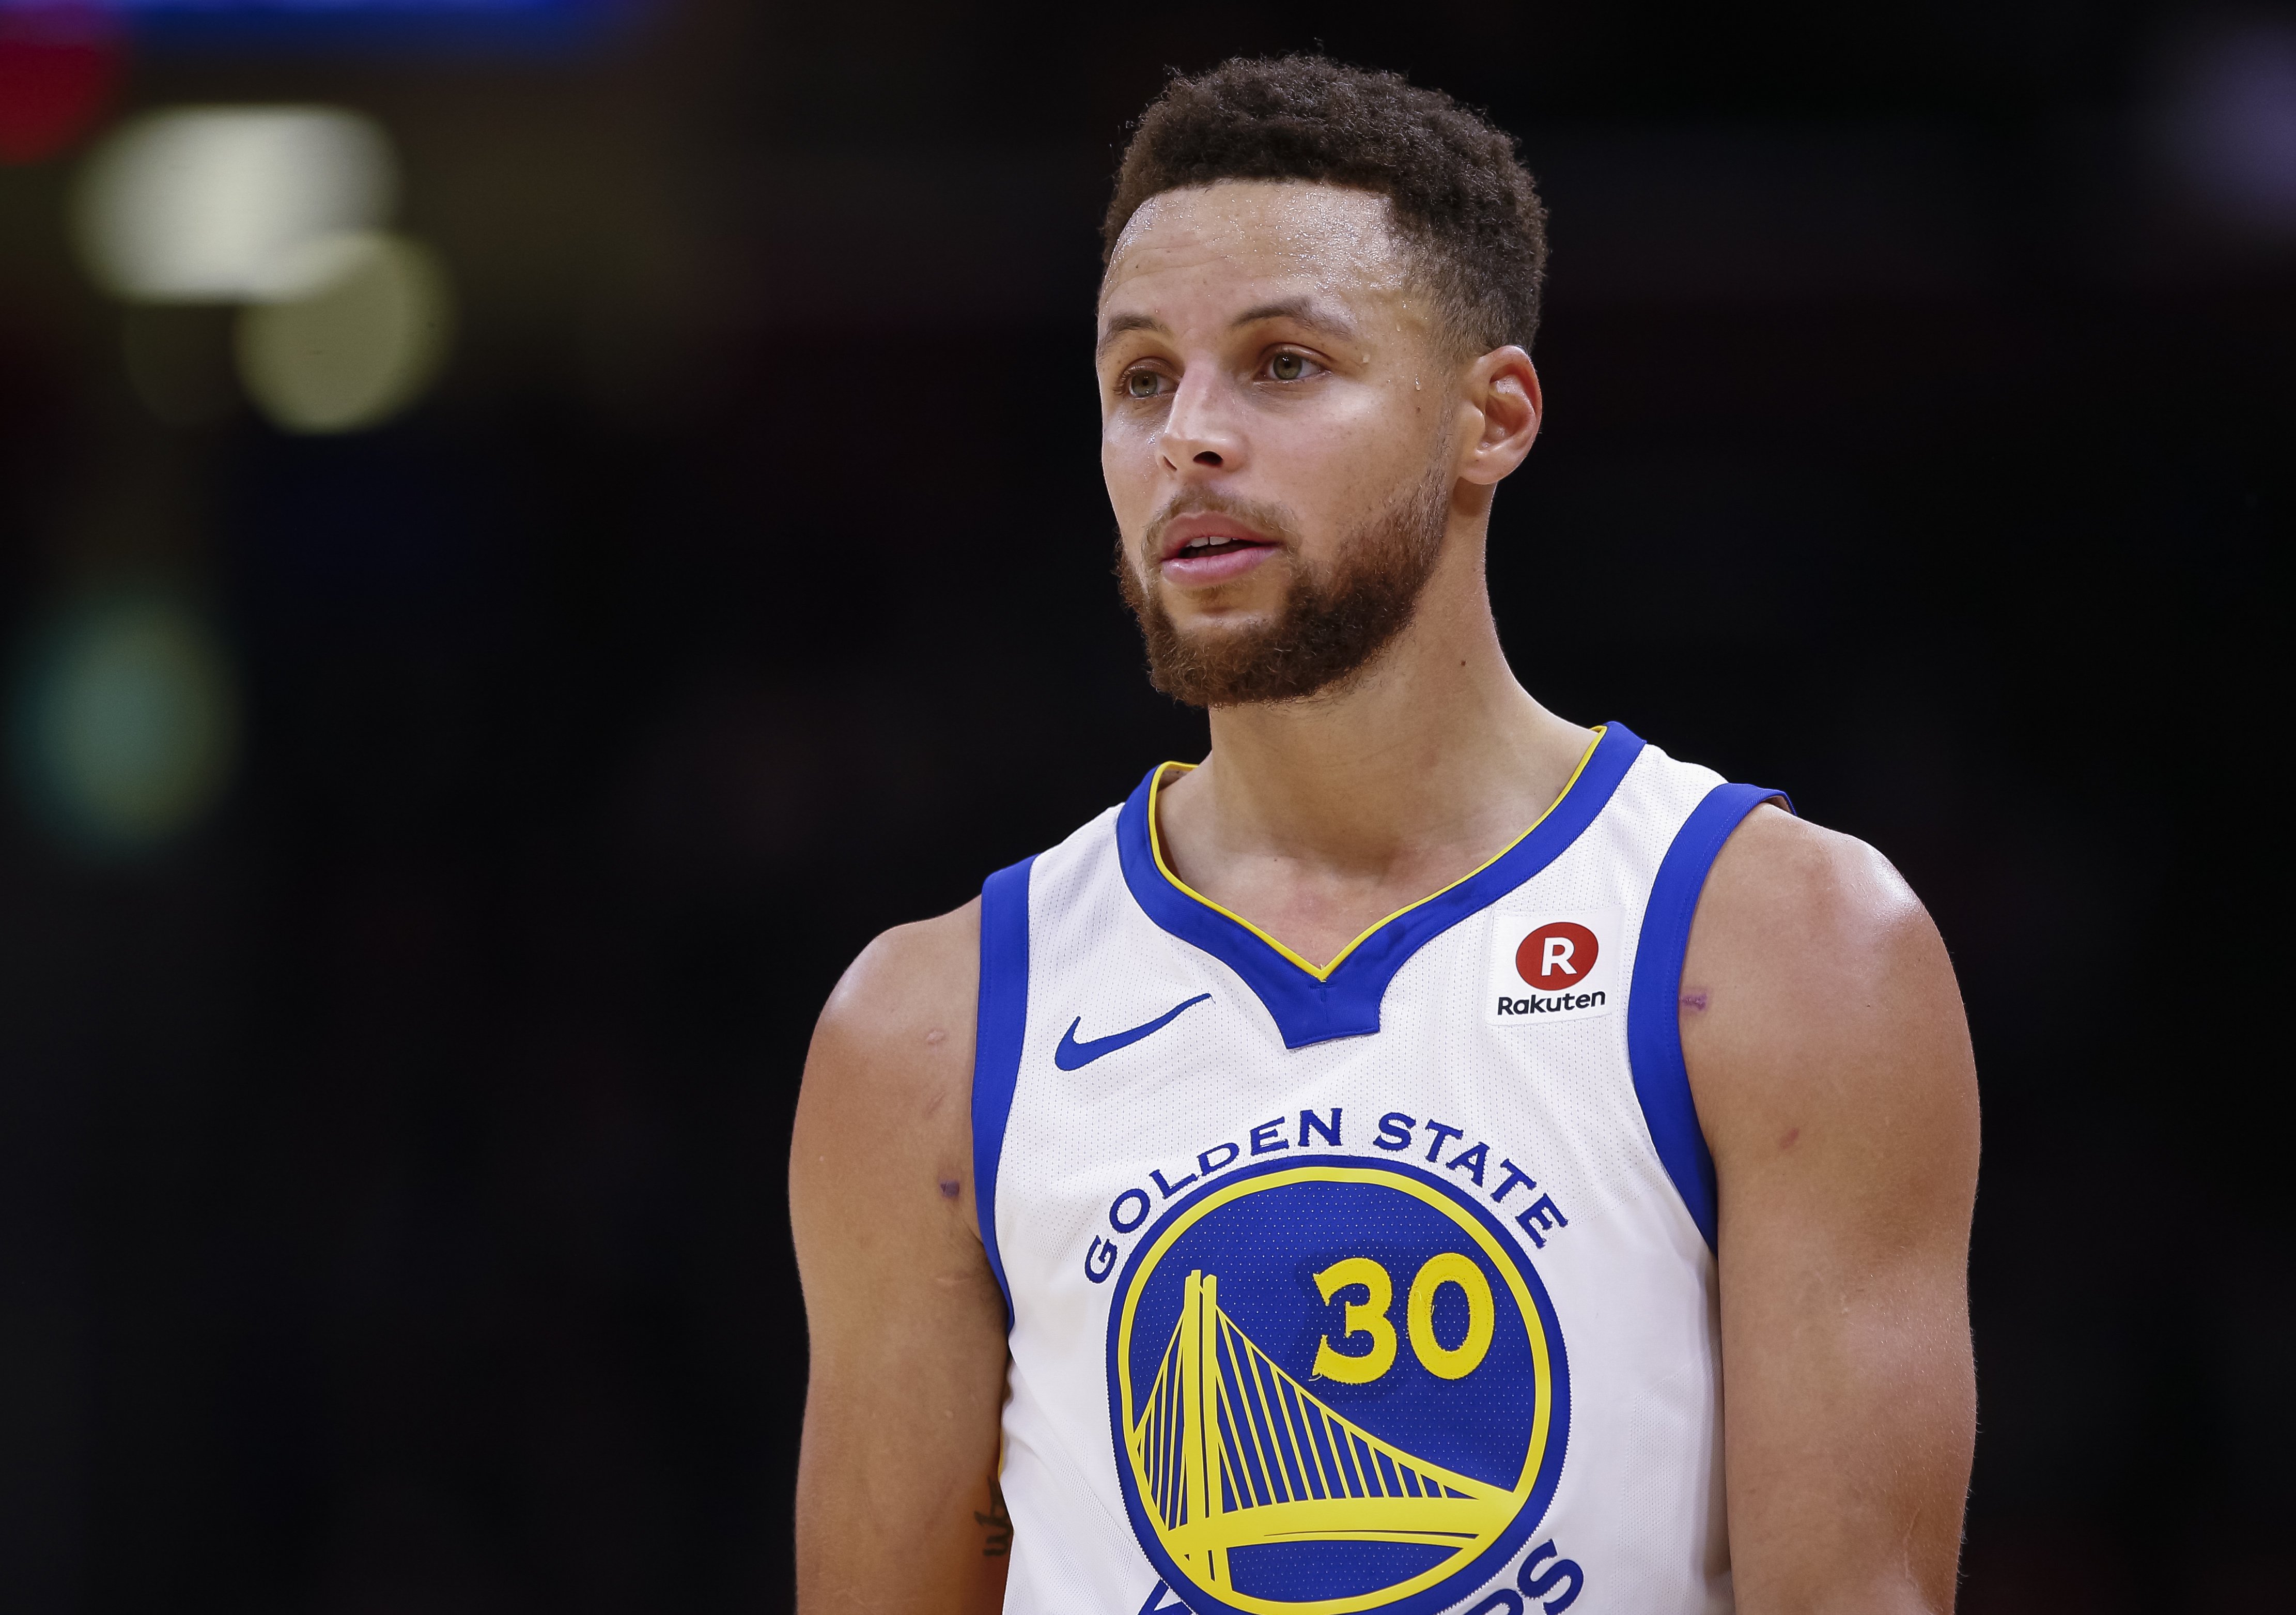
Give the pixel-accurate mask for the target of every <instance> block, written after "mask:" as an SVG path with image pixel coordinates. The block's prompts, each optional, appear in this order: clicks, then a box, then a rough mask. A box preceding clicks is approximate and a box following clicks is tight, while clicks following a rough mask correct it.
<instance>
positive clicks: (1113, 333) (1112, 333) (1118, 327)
mask: <svg viewBox="0 0 2296 1615" xmlns="http://www.w3.org/2000/svg"><path fill="white" fill-rule="evenodd" d="M1128 331H1160V332H1162V333H1163V334H1165V335H1166V336H1169V335H1171V334H1172V328H1171V327H1170V326H1169V325H1166V324H1165V323H1164V322H1163V321H1162V320H1160V319H1158V318H1157V317H1155V316H1154V315H1152V314H1119V315H1118V316H1117V317H1115V318H1114V319H1112V320H1110V321H1109V322H1108V329H1107V330H1105V331H1103V332H1102V333H1101V334H1100V341H1099V342H1098V343H1097V344H1096V345H1095V347H1094V349H1093V350H1092V356H1093V357H1094V358H1099V357H1100V356H1101V355H1102V354H1103V353H1105V352H1107V351H1108V348H1109V344H1110V343H1111V342H1114V341H1115V340H1116V339H1117V338H1118V337H1119V336H1122V335H1123V334H1125V333H1126V332H1128Z"/></svg>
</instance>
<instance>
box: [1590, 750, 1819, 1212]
mask: <svg viewBox="0 0 2296 1615" xmlns="http://www.w3.org/2000/svg"><path fill="white" fill-rule="evenodd" d="M1765 802H1777V803H1784V806H1785V809H1786V811H1787V812H1793V803H1792V802H1790V801H1788V800H1787V799H1786V795H1785V793H1784V791H1772V790H1765V789H1763V788H1762V787H1760V786H1759V785H1718V786H1716V787H1714V788H1713V789H1712V790H1710V791H1709V792H1707V793H1706V796H1705V799H1704V800H1703V801H1702V802H1701V803H1699V804H1698V805H1697V806H1696V807H1694V808H1693V809H1692V810H1691V811H1690V817H1689V818H1687V819H1685V820H1683V822H1682V828H1680V829H1679V830H1677V831H1676V832H1675V836H1674V844H1673V845H1671V846H1669V847H1668V848H1667V850H1666V856H1665V857H1664V858H1663V859H1661V860H1660V861H1659V866H1658V878H1657V879H1656V880H1654V881H1652V883H1651V894H1650V906H1649V907H1648V908H1646V909H1644V910H1643V934H1642V936H1641V938H1640V940H1638V941H1637V942H1636V944H1635V977H1634V982H1633V984H1632V985H1631V986H1630V987H1629V989H1628V994H1627V1063H1628V1066H1629V1067H1631V1068H1632V1069H1633V1072H1634V1076H1635V1098H1636V1100H1639V1101H1641V1104H1642V1108H1643V1120H1644V1121H1645V1122H1646V1123H1648V1124H1649V1125H1650V1134H1651V1142H1652V1143H1653V1144H1655V1145H1657V1146H1658V1158H1659V1160H1660V1162H1661V1164H1662V1165H1663V1166H1665V1167H1666V1175H1667V1176H1669V1177H1670V1178H1672V1179H1673V1180H1674V1187H1675V1190H1676V1191H1677V1192H1678V1193H1679V1194H1680V1195H1681V1196H1682V1203H1683V1205H1684V1206H1685V1207H1687V1208H1688V1209H1689V1212H1690V1220H1691V1221H1692V1222H1693V1223H1695V1224H1698V1232H1700V1233H1702V1234H1703V1235H1705V1236H1706V1244H1707V1247H1708V1248H1709V1249H1712V1248H1715V1242H1716V1235H1715V1226H1716V1201H1715V1193H1714V1156H1713V1153H1712V1151H1710V1150H1709V1149H1707V1148H1706V1134H1705V1133H1704V1132H1703V1131H1702V1129H1701V1128H1700V1126H1699V1125H1698V1107H1697V1106H1696V1105H1695V1104H1694V1103H1693V1101H1692V1100H1691V1096H1690V1068H1689V1067H1688V1066H1686V1065H1685V1064H1684V1062H1683V1058H1682V1010H1681V998H1682V960H1683V956H1684V955H1685V954H1686V953H1687V952H1689V951H1690V922H1691V920H1692V919H1693V918H1695V917H1696V915H1697V913H1698V898H1699V894H1701V893H1702V892H1703V891H1704V890H1705V889H1706V875H1707V871H1709V870H1710V869H1712V868H1713V867H1714V860H1715V859H1716V857H1718V855H1719V854H1720V853H1721V851H1722V844H1723V843H1724V842H1726V841H1727V840H1729V839H1730V833H1731V832H1732V831H1733V830H1734V829H1736V828H1738V824H1739V821H1740V820H1743V819H1744V818H1745V816H1746V815H1747V814H1749V813H1751V812H1753V811H1754V810H1755V809H1756V808H1758V807H1759V806H1761V805H1762V803H1765Z"/></svg>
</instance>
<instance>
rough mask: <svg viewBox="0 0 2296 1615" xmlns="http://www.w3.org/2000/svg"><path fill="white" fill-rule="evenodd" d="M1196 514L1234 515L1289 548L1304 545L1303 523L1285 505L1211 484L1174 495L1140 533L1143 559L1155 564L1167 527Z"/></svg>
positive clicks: (1161, 550) (1296, 548)
mask: <svg viewBox="0 0 2296 1615" xmlns="http://www.w3.org/2000/svg"><path fill="white" fill-rule="evenodd" d="M1192 515H1222V516H1234V518H1235V519H1236V520H1237V521H1239V522H1242V523H1247V524H1248V525H1250V526H1251V528H1252V529H1253V530H1254V531H1259V532H1262V533H1265V534H1266V535H1267V537H1268V539H1269V540H1271V541H1273V542H1275V543H1276V544H1279V545H1281V546H1282V547H1283V548H1285V549H1288V550H1292V551H1293V552H1295V553H1296V552H1297V551H1298V549H1299V548H1300V527H1299V523H1297V522H1296V521H1294V520H1293V519H1292V513H1291V512H1290V511H1288V510H1286V509H1285V508H1284V507H1283V506H1281V505H1271V504H1268V503H1267V502H1265V501H1264V500H1260V499H1235V498H1234V497H1232V496H1230V495H1227V494H1224V493H1216V492H1214V491H1213V490H1210V489H1209V488H1186V489H1183V490H1180V491H1179V492H1178V493H1176V494H1174V495H1173V496H1172V497H1171V499H1170V500H1169V502H1167V503H1166V505H1165V507H1164V508H1163V509H1161V510H1160V511H1158V512H1157V513H1156V515H1155V519H1154V520H1152V521H1151V522H1150V523H1148V527H1147V530H1146V531H1144V532H1143V533H1142V534H1141V535H1140V554H1141V557H1142V559H1143V560H1144V562H1145V563H1146V564H1149V565H1151V566H1152V565H1153V564H1155V560H1156V557H1157V556H1160V555H1161V554H1162V553H1163V551H1164V534H1165V533H1166V531H1169V529H1170V527H1171V525H1172V523H1175V522H1177V521H1178V520H1179V519H1180V518H1181V517H1182V516H1192Z"/></svg>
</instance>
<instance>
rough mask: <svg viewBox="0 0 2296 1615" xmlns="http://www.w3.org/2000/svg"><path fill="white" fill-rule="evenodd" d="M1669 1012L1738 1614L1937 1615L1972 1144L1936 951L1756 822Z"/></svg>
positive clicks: (1968, 1443) (1903, 913)
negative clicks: (1706, 1232) (1717, 1350)
mask: <svg viewBox="0 0 2296 1615" xmlns="http://www.w3.org/2000/svg"><path fill="white" fill-rule="evenodd" d="M1682 993H1683V1002H1682V1009H1681V1019H1682V1041H1683V1051H1684V1054H1685V1059H1687V1062H1688V1065H1689V1069H1690V1079H1691V1087H1692V1092H1693V1096H1694V1098H1695V1100H1696V1101H1697V1106H1698V1115H1699V1119H1700V1123H1701V1125H1702V1127H1703V1128H1704V1130H1705V1133H1706V1137H1707V1141H1708V1143H1709V1144H1710V1147H1711V1148H1712V1149H1713V1152H1714V1163H1715V1169H1716V1174H1717V1177H1718V1183H1719V1190H1720V1199H1721V1206H1720V1228H1721V1253H1720V1262H1721V1291H1722V1364H1723V1405H1724V1442H1725V1454H1726V1474H1727V1488H1728V1505H1729V1518H1730V1553H1731V1561H1732V1569H1733V1579H1734V1585H1735V1588H1736V1592H1737V1598H1738V1607H1739V1609H1740V1610H1742V1611H1745V1615H1781V1612H1792V1615H1801V1612H1803V1611H1810V1612H1813V1615H1816V1612H1821V1611H1845V1612H1846V1611H1858V1612H1859V1615H1866V1612H1868V1611H1873V1612H1881V1611H1889V1612H1891V1615H1896V1612H1898V1611H1904V1612H1907V1615H1911V1612H1912V1611H1948V1610H1950V1609H1952V1607H1953V1602H1954V1584H1955V1575H1956V1562H1957V1560H1958V1557H1959V1553H1960V1545H1961V1522H1962V1508H1963V1503H1964V1496H1965V1494H1966V1492H1967V1490H1968V1486H1969V1468H1970V1456H1971V1451H1972V1446H1973V1445H1974V1442H1975V1438H1976V1415H1977V1391H1976V1379H1975V1372H1974V1369H1973V1367H1972V1360H1971V1355H1970V1339H1969V1302H1968V1277H1967V1270H1968V1261H1969V1224H1970V1215H1971V1212H1972V1206H1973V1204H1974V1201H1975V1197H1976V1187H1977V1152H1978V1125H1977V1077H1976V1068H1975V1066H1974V1063H1973V1061H1972V1057H1971V1052H1970V1045H1969V1031H1968V1026H1967V1023H1966V1021H1965V1020H1964V1016H1963V1013H1962V1007H1961V997H1960V993H1959V991H1958V989H1957V988H1956V985H1955V982H1954V977H1953V968H1952V966H1951V964H1950V963H1949V962H1948V960H1947V958H1946V952H1945V946H1944V943H1942V942H1941V941H1940V940H1939V936H1938V934H1937V928H1936V927H1935V926H1933V925H1932V924H1931V922H1930V918H1929V915H1928V914H1927V913H1926V912H1925V911H1924V910H1923V908H1922V906H1921V904H1920V903H1919V902H1917V901H1916V900H1915V897H1914V894H1913V893H1912V892H1911V891H1909V890H1907V886H1906V885H1905V883H1904V881H1903V880H1901V879H1900V878H1898V873H1897V871H1896V870H1895V869H1891V868H1890V865H1889V864H1888V862H1887V861H1884V860H1883V859H1882V857H1881V855H1880V854H1879V853H1874V851H1873V850H1872V849H1871V848H1868V847H1866V846H1865V845H1862V844H1860V843H1858V842H1856V841H1853V840H1851V839H1849V837H1847V836H1838V835H1835V834H1833V832H1831V831H1827V830H1823V829H1819V828H1816V827H1814V826H1810V825H1808V824H1804V823H1802V822H1801V821H1800V820H1794V819H1792V818H1789V817H1788V816H1787V815H1785V814H1784V813H1783V812H1779V811H1778V810H1777V809H1775V808H1768V807H1766V808H1759V809H1757V810H1756V811H1755V812H1754V813H1753V814H1751V816H1749V818H1748V819H1747V820H1746V822H1745V823H1744V824H1743V825H1742V826H1740V827H1739V829H1738V831H1737V833H1736V834H1735V835H1734V836H1733V837H1732V838H1731V839H1730V841H1729V843H1728V844H1727V845H1725V847H1724V848H1723V850H1722V853H1721V856H1720V857H1719V858H1718V859H1717V860H1716V861H1715V864H1714V869H1713V872H1712V874H1711V876H1710V878H1709V879H1708V882H1707V886H1706V890H1705V894H1704V895H1703V896H1702V900H1701V902H1700V905H1699V910H1698V917H1697V920H1696V923H1695V924H1694V925H1693V927H1692V930H1691V936H1690V949H1689V953H1688V956H1687V958H1686V959H1685V964H1684V969H1683V986H1682Z"/></svg>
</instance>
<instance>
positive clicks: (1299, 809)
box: [1159, 524, 1593, 958]
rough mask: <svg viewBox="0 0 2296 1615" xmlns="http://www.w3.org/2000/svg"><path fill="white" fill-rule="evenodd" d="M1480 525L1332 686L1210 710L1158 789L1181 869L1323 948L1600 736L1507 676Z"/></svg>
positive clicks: (1501, 835) (1512, 810)
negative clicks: (1207, 730) (1200, 757)
mask: <svg viewBox="0 0 2296 1615" xmlns="http://www.w3.org/2000/svg"><path fill="white" fill-rule="evenodd" d="M1481 537H1482V534H1481V532H1480V524H1479V525H1478V530H1477V531H1474V532H1472V534H1463V533H1457V532H1455V533H1454V534H1453V535H1452V538H1453V540H1455V541H1453V542H1449V543H1447V544H1446V546H1445V556H1444V559H1443V561H1441V562H1440V563H1439V564H1438V565H1437V568H1436V572H1435V573H1434V575H1433V576H1431V578H1430V579H1429V580H1428V584H1427V588H1426V590H1425V592H1424V593H1423V595H1422V597H1421V600H1420V605H1419V609H1418V611H1417V613H1416V614H1415V617H1414V619H1413V621H1412V622H1411V623H1410V624H1409V626H1408V627H1406V629H1405V630H1403V632H1402V633H1400V634H1398V636H1397V638H1396V639H1394V640H1393V641H1392V642H1390V644H1389V646H1388V647H1386V648H1385V649H1384V650H1382V652H1381V654H1380V655H1379V656H1378V658H1377V659H1376V660H1375V661H1374V663H1373V664H1372V665H1371V666H1369V667H1367V668H1366V669H1365V670H1364V672H1361V673H1360V674H1358V675H1357V677H1356V678H1354V679H1352V680H1349V682H1348V683H1347V684H1346V686H1345V687H1344V688H1341V689H1340V690H1337V691H1334V692H1331V693H1329V694H1326V695H1323V696H1314V697H1311V698H1309V699H1308V700H1304V701H1293V702H1284V703H1281V704H1274V705H1250V706H1234V707H1219V708H1215V709H1214V710H1213V712H1212V714H1211V736H1212V748H1211V755H1210V759H1209V760H1208V761H1207V762H1205V764H1204V766H1203V767H1201V768H1200V769H1198V770H1195V771H1194V772H1193V773H1191V774H1189V775H1186V776H1185V777H1184V778H1183V779H1178V780H1175V781H1173V782H1172V784H1171V786H1170V787H1169V788H1168V789H1167V790H1165V791H1163V792H1161V793H1160V798H1161V800H1160V809H1161V811H1160V814H1159V818H1160V821H1161V823H1160V828H1161V830H1162V833H1163V840H1164V843H1165V846H1166V851H1167V855H1168V856H1169V858H1171V859H1172V860H1173V861H1174V862H1175V865H1176V872H1177V873H1178V874H1179V875H1180V877H1181V878H1183V879H1184V880H1186V881H1187V882H1188V883H1189V884H1190V885H1191V886H1194V887H1195V888H1196V889H1197V890H1199V891H1201V892H1203V893H1204V894H1206V895H1207V896H1210V897H1211V898H1212V899H1213V900H1214V901H1215V902H1223V903H1224V904H1226V906H1228V907H1231V908H1234V909H1235V910H1236V911H1238V912H1241V913H1243V914H1245V915H1246V917H1247V918H1250V919H1254V920H1255V921H1257V922H1259V923H1260V924H1261V925H1262V926H1263V927H1265V928H1268V929H1270V930H1271V931H1272V932H1273V933H1274V934H1275V935H1278V936H1280V937H1282V938H1283V940H1284V941H1285V942H1287V943H1292V945H1293V946H1295V947H1297V948H1299V949H1300V951H1301V952H1304V953H1306V954H1307V955H1308V957H1311V958H1328V957H1330V955H1331V954H1332V953H1333V952H1336V951H1337V949H1338V947H1340V946H1342V945H1344V944H1345V943H1346V941H1347V940H1348V939H1349V937H1352V936H1353V935H1356V933H1357V931H1359V930H1361V929H1362V928H1363V927H1364V926H1365V925H1368V924H1370V923H1372V922H1373V921H1374V920H1376V919H1379V918H1381V917H1382V915H1384V914H1387V913H1390V912H1392V911H1393V910H1395V909H1396V908H1398V907H1401V906H1403V905H1404V904H1406V903H1408V902H1415V901H1416V900H1417V899H1419V898H1420V897H1423V896H1425V895H1427V894H1429V893H1431V892H1434V891H1437V890H1439V889H1440V888H1441V887H1442V886H1447V885H1448V884H1450V883H1451V882H1452V881H1454V880H1456V879H1458V878H1460V877H1462V876H1464V875H1465V874H1466V873H1468V872H1469V871H1470V870H1472V869H1474V868H1476V867H1477V866H1478V865H1480V863H1482V862H1483V861H1486V860H1488V859H1489V858H1490V857H1492V856H1493V855H1494V854H1496V853H1498V852H1499V851H1500V850H1502V849H1503V848H1504V847H1505V846H1506V845H1508V844H1509V843H1510V842H1512V841H1513V839H1514V838H1515V837H1516V836H1520V835H1521V833H1522V831H1523V830H1524V828H1527V827H1528V826H1529V824H1531V823H1532V822H1533V821H1534V820H1537V819H1538V816H1539V815H1540V814H1541V813H1542V812H1545V811H1546V808H1547V807H1548V806H1549V805H1550V804H1552V803H1553V802H1554V799H1555V797H1556V796H1557V795H1560V794H1561V792H1562V787H1563V786H1564V785H1565V784H1566V783H1567V782H1568V780H1569V779H1570V776H1571V773H1572V770H1575V769H1576V768H1577V766H1578V763H1579V758H1580V756H1581V755H1583V754H1584V753H1585V751H1586V748H1587V746H1588V744H1589V743H1590V742H1591V741H1592V740H1593V735H1592V734H1591V733H1590V732H1589V731H1588V730H1586V729H1580V728H1579V727H1578V726H1577V725H1575V724H1571V723H1567V722H1565V721H1562V719H1560V718H1557V717H1555V716H1554V714H1553V713H1549V712H1547V711H1546V708H1544V707H1542V706H1540V705H1539V704H1538V702H1537V701H1535V700H1533V699H1532V698H1531V696H1530V695H1529V692H1528V691H1526V690H1525V689H1524V688H1522V687H1521V685H1520V684H1518V683H1517V682H1516V681H1515V678H1514V674H1513V672H1512V670H1510V669H1509V667H1508V666H1507V663H1506V657H1505V654H1504V653H1503V652H1502V650H1501V649H1500V647H1499V640H1498V631H1497V626H1496V625H1495V624H1494V623H1493V622H1492V620H1491V614H1490V606H1489V601H1488V594H1487V593H1486V590H1485V586H1484V580H1483V564H1482V543H1481ZM1462 539H1465V540H1469V541H1465V542H1460V541H1456V540H1462ZM1231 899H1233V900H1234V901H1230V900H1231ZM1366 916H1367V918H1366ZM1287 932H1288V933H1290V935H1286V933H1287Z"/></svg>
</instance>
